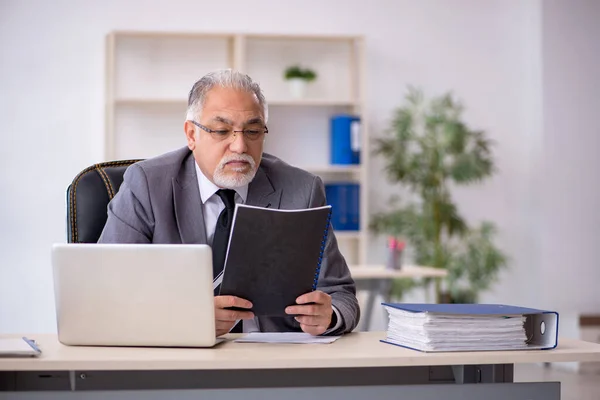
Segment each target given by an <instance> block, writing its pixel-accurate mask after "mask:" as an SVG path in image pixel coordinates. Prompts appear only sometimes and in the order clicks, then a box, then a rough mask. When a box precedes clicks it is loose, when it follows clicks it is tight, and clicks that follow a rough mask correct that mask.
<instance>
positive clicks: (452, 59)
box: [0, 0, 597, 333]
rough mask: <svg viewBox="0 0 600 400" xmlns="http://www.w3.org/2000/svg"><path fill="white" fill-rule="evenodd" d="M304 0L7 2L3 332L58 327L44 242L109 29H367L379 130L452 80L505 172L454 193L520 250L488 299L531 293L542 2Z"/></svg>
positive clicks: (93, 132)
mask: <svg viewBox="0 0 600 400" xmlns="http://www.w3.org/2000/svg"><path fill="white" fill-rule="evenodd" d="M298 4H299V3H297V2H296V3H290V2H284V1H268V0H255V1H252V2H247V1H242V0H237V1H233V0H232V1H229V2H227V7H226V9H223V6H222V5H220V2H189V1H182V0H171V1H168V2H145V1H141V0H131V1H117V0H106V1H102V2H96V1H89V0H88V1H64V0H63V1H53V2H46V1H42V0H39V1H17V0H8V1H7V0H3V1H1V2H0V49H1V50H0V51H1V56H0V76H2V79H1V80H0V85H1V86H0V138H1V142H0V151H1V153H0V156H1V157H0V160H1V161H0V162H1V163H2V173H1V174H0V179H1V180H0V187H2V196H1V197H0V215H1V218H0V246H1V253H0V254H2V262H1V263H0V333H2V332H52V331H54V330H55V319H54V306H53V291H52V280H51V271H50V262H49V249H50V245H51V243H53V242H59V241H64V240H65V199H64V198H65V189H66V187H67V185H68V184H69V183H70V181H71V179H72V178H73V176H74V175H75V174H76V173H77V172H78V171H79V170H81V169H82V168H84V167H86V166H87V165H89V164H91V163H94V162H97V161H101V155H102V151H103V148H102V146H103V139H102V135H103V129H104V127H103V100H104V94H103V89H104V83H103V79H104V75H103V73H104V37H105V35H106V34H107V33H108V32H109V31H111V30H115V29H128V30H137V29H140V30H177V31H181V30H194V31H226V32H229V31H243V32H282V33H342V34H347V33H349V34H364V35H365V36H366V38H367V51H368V65H367V67H368V73H369V75H370V80H369V82H368V85H367V87H368V99H369V110H368V112H369V113H370V119H371V129H372V131H373V132H377V131H381V130H382V129H384V128H385V127H386V126H387V123H388V122H389V118H390V116H391V111H392V109H393V108H394V107H396V106H397V105H398V104H399V103H400V102H401V101H402V97H403V93H404V89H405V87H406V84H416V85H420V86H422V87H423V88H424V89H425V90H426V91H427V93H428V94H439V93H441V92H443V91H446V90H448V89H452V90H454V91H455V92H456V93H457V94H458V95H459V96H460V97H461V98H462V99H463V100H464V101H465V104H466V105H467V112H466V117H467V120H468V121H470V122H471V123H472V125H473V126H475V127H479V128H483V129H486V130H488V131H489V134H490V135H491V136H492V137H493V138H494V139H495V140H496V141H497V142H498V146H497V149H496V154H497V159H498V164H499V170H500V172H499V174H498V175H497V176H496V177H495V178H494V179H493V180H491V181H490V182H489V183H487V184H486V185H485V186H483V187H480V188H472V189H469V190H461V191H460V192H459V193H458V194H457V198H458V200H459V201H460V205H461V207H462V208H463V209H464V210H465V212H466V214H467V216H468V217H469V218H470V219H472V220H476V219H479V218H482V217H486V218H489V217H490V216H492V217H493V220H495V222H497V223H498V225H499V228H500V229H501V231H502V235H501V237H500V242H501V244H502V246H503V247H504V248H505V249H506V250H507V252H509V253H510V254H511V256H512V257H513V264H512V268H511V270H510V271H508V272H506V273H505V274H503V282H502V283H501V284H500V285H499V286H498V288H497V289H496V291H495V292H494V293H492V294H491V298H493V299H497V300H499V301H506V302H509V301H510V302H522V303H528V302H529V301H530V300H531V299H532V297H535V293H533V294H528V293H531V292H530V291H529V284H527V283H524V279H523V278H525V277H531V276H533V275H535V273H534V272H535V269H536V268H538V267H537V265H539V264H537V263H535V262H534V261H535V258H536V254H538V253H536V252H532V249H533V248H534V247H535V246H536V243H537V242H536V238H537V236H538V233H539V232H538V231H537V230H536V228H535V226H534V224H532V223H531V222H530V220H529V218H530V216H532V215H534V213H533V211H534V208H535V206H536V205H535V204H532V198H533V197H532V193H531V187H530V185H529V184H530V182H531V181H532V180H534V178H535V176H536V175H535V173H534V172H533V171H534V166H532V164H534V162H533V161H532V160H531V157H530V155H531V154H534V153H535V152H536V150H537V151H539V134H540V126H541V124H540V123H539V120H540V119H541V116H540V106H539V103H540V100H539V96H540V94H541V90H540V87H539V86H540V84H539V70H540V69H541V67H540V62H541V61H540V60H541V58H540V43H541V40H539V35H540V31H541V30H540V23H539V17H540V12H541V7H540V3H539V0H535V1H528V2H506V1H502V0H488V1H485V2H482V1H478V0H465V1H459V0H452V1H423V0H421V1H418V2H417V1H409V0H404V1H397V0H387V1H386V0H371V1H369V2H363V1H359V0H346V1H341V0H340V1H337V0H336V1H323V0H305V1H303V2H302V6H298ZM292 15H293V18H290V16H292ZM536 77H537V79H536ZM190 84H191V83H190ZM574 90H575V89H574ZM590 93H591V92H590ZM557 134H558V131H557ZM589 140H590V141H591V140H592V138H591V137H590V138H589ZM596 143H597V142H596ZM566 144H569V143H566ZM536 146H537V147H536ZM557 148H558V147H557ZM589 151H591V150H589ZM574 157H576V156H575V154H574ZM571 161H576V160H575V159H571ZM371 168H372V171H371V176H372V180H373V187H372V191H373V192H372V193H371V196H370V198H371V202H372V204H373V205H374V207H375V208H376V209H380V208H381V207H383V206H384V205H385V203H384V202H382V201H381V198H385V197H387V196H388V195H390V194H392V193H393V192H394V191H395V189H394V188H390V187H388V186H387V183H386V181H385V179H384V178H383V177H382V176H381V173H380V172H379V171H380V168H381V163H380V162H378V161H377V160H374V161H373V163H372V165H371ZM588 181H589V179H588ZM596 193H597V192H596ZM587 204H590V205H591V203H587ZM531 218H533V217H531ZM596 232H597V231H596ZM560 237H562V235H561V236H560ZM373 250H374V251H373V252H372V254H371V255H370V256H371V259H372V261H373V262H378V261H382V260H384V259H385V255H384V254H383V253H381V250H382V249H381V246H380V245H378V244H377V243H374V244H373ZM588 260H589V259H588ZM561 268H563V267H561ZM532 271H533V272H532ZM596 276H597V275H596Z"/></svg>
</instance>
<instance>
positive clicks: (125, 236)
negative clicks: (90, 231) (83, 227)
mask: <svg viewBox="0 0 600 400" xmlns="http://www.w3.org/2000/svg"><path fill="white" fill-rule="evenodd" d="M153 232H154V216H153V213H152V206H151V203H150V195H149V190H148V181H147V179H146V174H145V173H144V170H143V169H142V168H141V167H140V166H139V165H136V164H133V165H131V166H130V167H129V168H127V170H126V171H125V174H124V176H123V183H122V184H121V187H120V188H119V191H118V192H117V194H116V196H115V197H114V198H113V199H112V200H111V202H110V203H109V204H108V218H107V220H106V224H105V225H104V229H103V231H102V234H101V235H100V239H99V240H98V243H151V242H152V236H153Z"/></svg>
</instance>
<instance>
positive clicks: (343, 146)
mask: <svg viewBox="0 0 600 400" xmlns="http://www.w3.org/2000/svg"><path fill="white" fill-rule="evenodd" d="M330 139H331V143H330V145H331V146H330V148H331V164H345V165H347V164H360V118H359V117H357V116H354V115H346V114H341V115H335V116H333V117H332V118H331V138H330Z"/></svg>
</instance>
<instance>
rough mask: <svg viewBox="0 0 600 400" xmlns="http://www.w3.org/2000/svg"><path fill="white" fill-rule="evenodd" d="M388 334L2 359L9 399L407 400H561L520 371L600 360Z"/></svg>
mask: <svg viewBox="0 0 600 400" xmlns="http://www.w3.org/2000/svg"><path fill="white" fill-rule="evenodd" d="M237 336H239V335H228V336H227V337H228V338H235V337H237ZM384 336H385V334H384V333H383V332H359V333H352V334H349V335H346V336H344V337H342V338H341V339H339V340H338V341H337V342H335V343H332V344H328V345H319V344H313V345H292V344H258V343H233V342H232V341H226V342H225V343H222V344H220V345H218V346H216V347H215V348H212V349H169V348H115V347H68V346H63V345H61V344H60V343H58V341H57V338H56V336H55V335H32V338H34V339H35V340H36V341H37V342H38V344H39V346H40V348H41V349H42V351H43V354H42V356H41V357H40V358H37V359H35V358H34V359H14V358H13V359H1V358H0V391H39V390H49V391H54V390H63V391H83V392H85V391H94V390H152V389H190V390H191V389H194V390H198V389H200V390H202V391H203V392H202V393H204V391H206V394H207V396H210V395H213V394H215V393H217V392H218V393H219V396H218V397H219V398H232V399H233V398H237V399H239V398H240V397H239V396H240V395H241V396H242V398H244V399H254V398H256V399H258V398H266V399H271V398H273V399H274V398H286V400H293V399H306V398H307V396H310V397H313V398H317V397H316V396H319V398H328V399H329V398H331V399H335V398H342V397H340V396H344V397H343V398H344V399H358V398H369V399H374V398H398V396H399V393H402V395H403V396H406V397H402V398H403V399H404V398H409V399H412V398H415V399H416V398H418V399H420V400H425V399H434V398H444V399H465V398H485V399H487V400H493V399H501V398H502V399H505V398H510V399H544V400H552V399H559V398H560V383H558V382H532V383H513V364H516V363H543V362H563V361H565V362H566V361H579V362H586V361H589V362H594V361H600V345H598V344H593V343H586V342H581V341H577V340H568V339H561V340H560V344H559V347H558V348H557V349H554V350H549V351H509V352H461V353H438V354H426V353H420V352H417V351H413V350H408V349H404V348H401V347H397V346H392V345H389V344H385V343H381V342H379V340H380V339H382V338H383V337H384ZM399 386H401V388H400V387H399ZM178 393H179V392H178ZM194 393H195V395H196V397H198V393H197V392H194ZM310 397H309V398H310ZM190 398H191V397H190Z"/></svg>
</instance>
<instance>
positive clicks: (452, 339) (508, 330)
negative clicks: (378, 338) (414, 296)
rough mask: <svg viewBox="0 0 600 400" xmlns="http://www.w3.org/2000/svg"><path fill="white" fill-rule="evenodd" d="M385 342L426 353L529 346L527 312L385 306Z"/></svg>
mask: <svg viewBox="0 0 600 400" xmlns="http://www.w3.org/2000/svg"><path fill="white" fill-rule="evenodd" d="M385 308H386V310H387V311H388V313H389V317H390V318H389V326H388V332H387V338H386V340H385V342H388V343H391V344H396V345H399V346H403V347H408V348H411V349H416V350H420V351H426V352H434V351H492V350H521V349H526V348H528V344H527V334H526V330H525V325H524V324H525V321H526V317H525V316H524V315H519V314H516V315H502V314H497V315H496V314H490V315H485V314H452V313H436V312H430V311H428V312H414V311H407V310H403V309H399V308H397V307H393V306H389V305H385Z"/></svg>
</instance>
